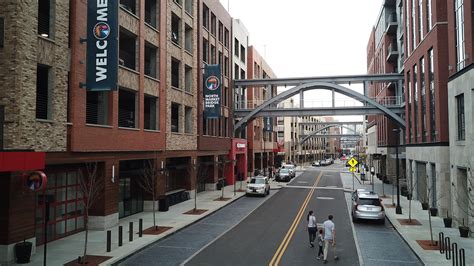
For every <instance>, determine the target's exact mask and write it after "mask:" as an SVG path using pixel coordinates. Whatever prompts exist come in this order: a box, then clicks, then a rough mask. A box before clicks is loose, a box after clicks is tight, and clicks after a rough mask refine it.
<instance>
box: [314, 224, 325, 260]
mask: <svg viewBox="0 0 474 266" xmlns="http://www.w3.org/2000/svg"><path fill="white" fill-rule="evenodd" d="M323 245H324V236H323V229H319V233H318V246H319V250H318V257H316V258H317V259H318V260H320V259H321V258H322V255H324V251H323Z"/></svg>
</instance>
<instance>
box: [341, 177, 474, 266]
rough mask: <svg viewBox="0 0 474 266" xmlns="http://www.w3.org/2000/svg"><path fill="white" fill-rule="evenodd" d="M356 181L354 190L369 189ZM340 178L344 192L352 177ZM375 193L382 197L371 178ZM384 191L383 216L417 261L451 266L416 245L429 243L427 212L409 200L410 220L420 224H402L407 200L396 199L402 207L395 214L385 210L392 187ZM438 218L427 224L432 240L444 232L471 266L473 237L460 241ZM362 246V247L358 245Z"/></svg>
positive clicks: (379, 186) (442, 257) (367, 184)
mask: <svg viewBox="0 0 474 266" xmlns="http://www.w3.org/2000/svg"><path fill="white" fill-rule="evenodd" d="M356 177H357V178H358V179H355V182H354V188H355V189H357V188H364V189H366V190H369V191H370V190H372V185H371V183H370V182H367V181H366V182H365V184H361V183H359V181H360V177H359V175H358V174H356ZM341 179H342V181H343V186H344V188H346V189H347V190H350V191H351V190H352V184H353V178H352V174H351V173H349V172H346V173H341ZM374 187H375V192H376V193H378V194H379V195H382V182H381V181H380V180H379V179H377V178H375V184H374ZM393 191H394V197H393V199H394V202H395V203H396V200H397V199H396V186H394V189H393ZM384 192H385V195H387V196H388V197H387V198H384V199H383V204H384V206H386V207H385V215H386V217H387V219H388V220H389V221H390V222H391V223H392V225H393V226H394V228H395V229H396V230H397V232H398V233H399V234H400V236H401V237H402V238H403V239H404V240H405V242H406V243H407V244H408V245H409V246H410V248H411V249H412V250H413V251H414V252H415V253H416V254H417V256H418V257H419V258H420V259H421V261H422V262H423V263H424V264H425V265H430V266H431V265H451V264H452V260H446V256H445V254H441V253H440V252H439V250H425V249H423V248H422V247H421V246H420V245H419V244H418V242H417V240H430V239H431V237H430V228H429V216H428V211H427V210H423V209H422V208H421V203H420V202H419V201H417V200H412V201H411V218H412V219H416V220H418V222H420V223H421V225H402V224H401V223H400V221H399V219H408V218H409V217H408V213H409V201H408V200H407V198H406V197H403V196H400V205H401V207H402V214H396V213H395V208H393V207H387V205H389V206H390V205H392V185H391V184H385V185H384ZM438 215H441V216H436V217H431V225H432V230H433V239H434V240H435V241H438V234H439V233H440V232H443V233H444V236H445V237H450V241H451V244H452V243H457V245H458V249H461V248H464V250H465V254H466V265H474V239H473V238H462V237H460V234H459V230H458V228H457V227H456V228H454V227H453V228H445V227H444V223H443V216H442V215H443V214H438ZM362 246H363V245H362Z"/></svg>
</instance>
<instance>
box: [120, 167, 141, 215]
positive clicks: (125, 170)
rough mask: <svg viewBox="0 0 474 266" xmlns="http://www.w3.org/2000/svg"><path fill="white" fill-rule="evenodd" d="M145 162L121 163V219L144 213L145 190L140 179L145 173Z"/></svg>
mask: <svg viewBox="0 0 474 266" xmlns="http://www.w3.org/2000/svg"><path fill="white" fill-rule="evenodd" d="M144 165H145V161H143V160H133V161H121V162H120V173H119V180H120V182H119V196H118V198H119V199H118V206H119V207H118V209H119V218H123V217H126V216H130V215H133V214H135V213H139V212H142V211H143V189H142V188H141V187H140V183H139V179H140V178H141V175H142V173H143V167H144Z"/></svg>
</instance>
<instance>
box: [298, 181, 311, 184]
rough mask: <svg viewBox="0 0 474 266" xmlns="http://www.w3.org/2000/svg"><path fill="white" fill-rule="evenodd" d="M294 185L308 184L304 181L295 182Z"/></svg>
mask: <svg viewBox="0 0 474 266" xmlns="http://www.w3.org/2000/svg"><path fill="white" fill-rule="evenodd" d="M296 183H300V184H308V182H306V181H298V182H296Z"/></svg>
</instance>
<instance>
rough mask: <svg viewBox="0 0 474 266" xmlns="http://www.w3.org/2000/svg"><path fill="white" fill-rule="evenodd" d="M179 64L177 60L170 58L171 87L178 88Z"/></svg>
mask: <svg viewBox="0 0 474 266" xmlns="http://www.w3.org/2000/svg"><path fill="white" fill-rule="evenodd" d="M180 65H181V62H180V61H179V60H178V59H175V58H171V86H172V87H175V88H179V69H180Z"/></svg>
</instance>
